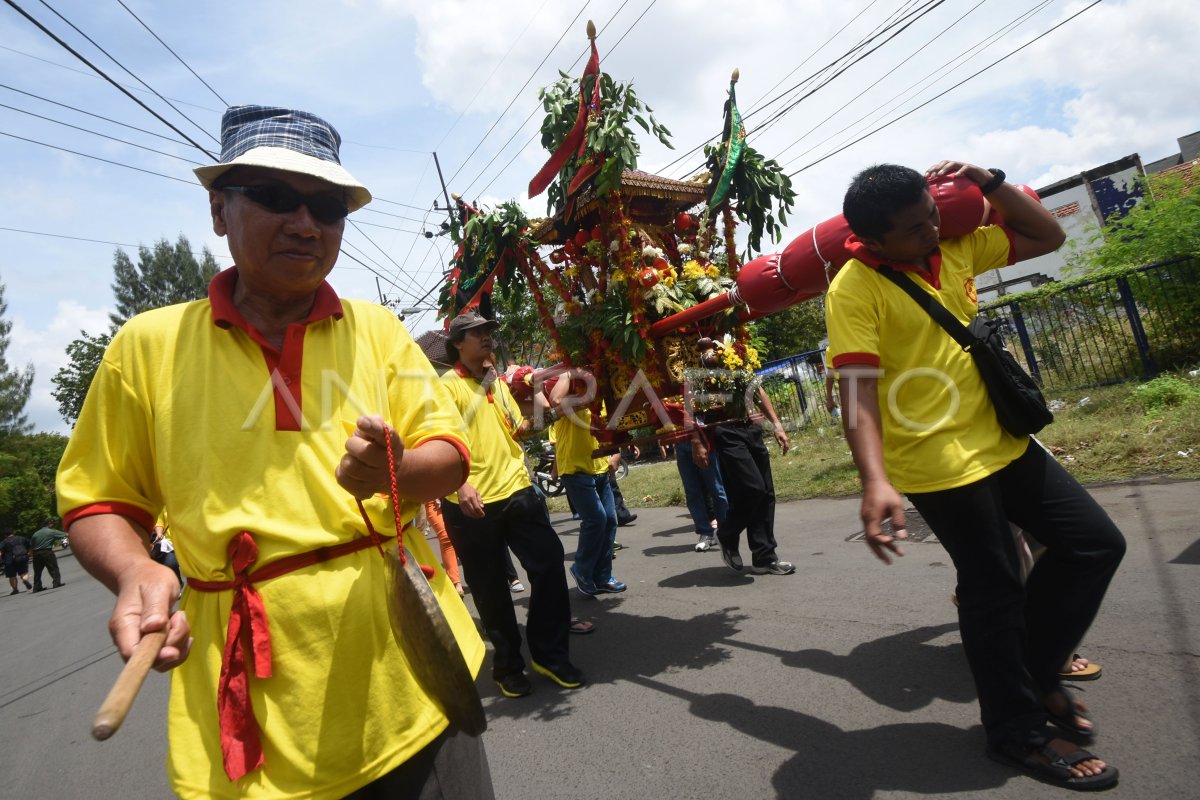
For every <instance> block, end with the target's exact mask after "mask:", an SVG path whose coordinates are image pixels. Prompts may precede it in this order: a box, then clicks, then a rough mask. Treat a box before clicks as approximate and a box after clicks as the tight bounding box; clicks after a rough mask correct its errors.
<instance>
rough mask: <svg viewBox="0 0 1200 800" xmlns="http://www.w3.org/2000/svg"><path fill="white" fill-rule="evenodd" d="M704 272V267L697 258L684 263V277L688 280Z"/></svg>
mask: <svg viewBox="0 0 1200 800" xmlns="http://www.w3.org/2000/svg"><path fill="white" fill-rule="evenodd" d="M703 274H704V267H702V266H700V262H699V261H696V260H695V259H693V260H691V261H689V262H687V263H686V264H684V265H683V277H684V278H686V279H688V280H693V279H695V278H699V277H700V276H701V275H703Z"/></svg>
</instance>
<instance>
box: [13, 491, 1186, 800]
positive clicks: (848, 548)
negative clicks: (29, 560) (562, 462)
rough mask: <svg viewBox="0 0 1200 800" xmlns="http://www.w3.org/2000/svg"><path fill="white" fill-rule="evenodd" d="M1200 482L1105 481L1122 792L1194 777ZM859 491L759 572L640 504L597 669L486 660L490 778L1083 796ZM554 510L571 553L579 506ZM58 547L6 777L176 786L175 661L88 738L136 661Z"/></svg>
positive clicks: (33, 614) (21, 685) (694, 789)
mask: <svg viewBox="0 0 1200 800" xmlns="http://www.w3.org/2000/svg"><path fill="white" fill-rule="evenodd" d="M1198 489H1200V484H1197V483H1154V482H1150V483H1135V484H1119V485H1112V486H1105V487H1094V489H1093V491H1094V493H1095V495H1096V496H1097V498H1098V499H1099V500H1100V501H1101V503H1102V504H1103V505H1104V506H1105V508H1107V509H1108V511H1109V513H1110V514H1112V516H1113V517H1114V519H1115V520H1116V521H1117V523H1118V524H1119V525H1120V526H1121V528H1122V530H1123V531H1124V532H1125V535H1126V537H1127V538H1128V540H1129V550H1128V554H1127V556H1126V559H1125V562H1124V564H1123V565H1122V567H1121V570H1120V571H1119V572H1118V574H1117V577H1116V580H1115V582H1114V583H1113V586H1112V589H1111V590H1110V592H1109V595H1108V599H1107V601H1106V604H1105V606H1104V608H1103V610H1102V611H1101V614H1100V617H1099V619H1098V620H1097V622H1096V624H1095V625H1094V626H1093V629H1092V631H1091V633H1090V634H1089V636H1088V638H1087V640H1086V641H1085V643H1084V645H1083V646H1082V648H1081V649H1082V650H1083V652H1084V654H1085V655H1087V656H1088V657H1090V658H1091V659H1093V660H1094V661H1097V662H1099V663H1101V664H1102V665H1103V666H1104V675H1103V677H1102V678H1101V680H1099V681H1096V682H1092V683H1084V684H1080V686H1081V688H1082V689H1083V691H1084V694H1083V698H1084V701H1085V702H1086V703H1087V704H1088V705H1090V706H1091V708H1092V709H1093V712H1094V713H1095V716H1096V719H1097V724H1098V729H1099V736H1098V737H1097V739H1096V741H1095V743H1094V746H1093V747H1092V749H1093V750H1094V751H1095V752H1096V753H1098V754H1100V755H1101V756H1103V757H1104V758H1105V759H1107V760H1108V761H1110V762H1111V763H1113V764H1115V765H1117V766H1118V767H1119V768H1120V770H1121V785H1120V786H1119V787H1118V788H1117V789H1115V790H1113V791H1112V792H1110V793H1108V796H1110V797H1116V796H1122V797H1129V798H1183V797H1197V796H1200V792H1197V790H1196V789H1195V784H1196V780H1195V777H1194V775H1193V772H1194V769H1195V764H1196V758H1197V754H1200V616H1198V611H1200V534H1198V533H1197V531H1196V527H1195V525H1194V522H1193V520H1194V519H1195V513H1196V512H1195V508H1196V500H1197V498H1198V497H1200V491H1198ZM629 499H632V498H629ZM634 505H636V503H635V504H634ZM856 508H857V501H856V500H854V499H842V500H809V501H804V502H798V503H786V504H782V505H780V506H779V509H778V514H777V519H778V522H777V534H778V538H779V540H780V554H781V556H782V557H784V558H787V559H790V560H793V561H795V562H796V563H797V565H798V569H797V572H796V574H794V575H791V576H786V577H779V576H762V577H753V578H751V577H741V576H738V575H736V574H734V573H733V572H731V571H730V570H728V569H726V568H725V567H724V566H722V565H721V562H720V557H719V555H717V554H716V553H710V554H700V553H695V552H693V550H692V545H693V544H694V541H695V537H694V536H693V535H692V534H691V525H690V523H689V520H688V518H687V515H686V512H685V511H684V510H683V509H680V508H670V509H637V510H638V513H639V518H638V520H637V522H636V523H635V524H634V525H633V526H631V527H627V528H622V529H621V530H620V535H619V537H618V538H619V540H620V541H621V542H622V544H624V545H625V546H626V548H625V549H624V550H622V551H621V552H620V554H619V556H618V559H617V562H616V574H617V576H618V577H619V578H620V579H622V580H624V581H626V582H628V584H629V591H628V592H627V593H625V594H623V595H609V596H604V597H601V598H598V599H589V598H584V597H582V596H580V595H578V594H577V593H574V592H573V593H572V603H573V604H574V611H575V613H576V614H578V615H580V616H582V617H584V618H587V619H591V620H593V621H594V622H595V623H596V625H597V627H598V630H597V632H596V633H594V634H593V635H590V636H580V637H575V638H573V639H572V646H573V659H574V661H575V662H576V664H577V665H578V666H579V667H581V668H582V669H583V670H584V671H585V672H586V673H587V675H588V678H589V679H590V681H591V685H589V686H588V687H586V688H584V689H582V690H579V691H575V692H567V691H563V690H561V689H559V688H558V687H557V686H555V685H553V684H551V683H549V682H548V681H546V680H544V679H542V678H540V677H539V676H536V675H533V676H531V678H532V680H533V682H534V686H535V692H534V694H533V695H532V696H530V697H527V698H522V699H519V700H507V699H505V698H503V697H501V696H500V695H499V692H498V691H497V689H496V688H495V686H494V684H492V683H491V682H490V681H489V680H487V679H486V678H487V674H488V673H487V671H486V666H485V672H484V673H483V676H484V679H483V680H481V681H480V683H479V687H480V692H481V694H482V695H483V698H484V705H485V707H486V709H487V713H488V717H489V724H490V727H489V729H488V732H487V733H486V734H485V735H484V736H485V742H486V745H487V750H488V755H489V758H490V761H491V766H492V774H493V778H494V781H495V785H496V788H497V797H498V798H500V800H535V799H537V800H541V799H543V798H547V799H551V800H554V799H556V798H574V799H576V800H593V798H594V799H595V800H613V799H614V798H704V800H711V798H720V797H739V798H815V799H819V800H824V799H825V798H831V799H833V800H842V799H845V800H859V799H860V798H861V799H862V800H867V798H900V797H912V796H915V795H943V796H954V797H972V798H974V797H982V798H1022V800H1024V799H1025V798H1050V797H1055V798H1062V797H1065V796H1067V794H1066V793H1065V792H1064V790H1061V789H1057V788H1053V787H1049V786H1045V785H1043V784H1040V783H1037V782H1035V781H1033V780H1031V779H1029V778H1026V777H1022V776H1020V775H1018V774H1016V773H1015V772H1013V771H1011V770H1008V769H1005V768H1004V767H1001V766H999V765H997V764H994V763H992V762H991V761H989V760H987V759H986V758H985V757H984V756H983V752H982V750H983V743H984V742H983V733H982V729H981V728H980V726H979V723H978V713H977V707H976V705H975V702H974V690H973V687H972V684H971V680H970V676H969V674H968V672H967V668H966V664H965V660H964V658H963V656H962V651H961V647H960V645H959V640H958V630H957V623H956V620H955V612H954V608H953V606H952V605H951V604H950V592H951V590H952V588H953V584H954V577H953V571H952V569H951V568H950V566H949V559H948V558H947V556H946V554H945V552H944V551H943V550H942V549H941V547H940V545H938V544H936V543H933V542H929V541H926V542H914V543H913V544H911V545H910V546H909V547H908V555H907V556H906V557H905V558H903V559H901V560H900V561H899V562H898V563H896V564H894V565H893V566H891V567H886V566H883V565H882V564H880V563H878V562H876V561H875V560H874V559H873V558H872V557H871V556H870V555H869V554H868V552H867V549H866V547H865V546H864V545H863V544H861V543H860V542H857V541H852V540H853V538H854V536H855V534H856V533H857V528H858V525H857V524H856ZM555 522H556V527H557V529H558V531H559V533H560V534H561V535H562V536H563V540H564V544H565V545H566V549H567V552H568V557H569V554H570V552H571V551H572V550H573V546H574V538H575V534H576V531H577V523H572V522H571V521H570V520H569V519H563V518H562V516H561V515H556V516H555ZM62 564H63V571H64V577H65V579H66V581H67V585H66V586H65V587H63V588H61V589H55V590H51V591H47V592H44V593H41V594H37V595H31V594H28V593H26V592H24V591H23V592H22V593H21V594H20V595H17V596H8V595H7V594H4V595H0V626H2V628H0V629H2V630H3V649H2V652H0V674H2V675H3V691H2V692H0V797H13V798H17V797H34V796H41V797H48V798H108V797H112V798H122V800H141V799H142V798H163V797H169V796H170V793H169V791H168V789H167V786H166V781H165V778H164V776H163V761H164V758H165V754H166V747H167V745H166V737H165V733H166V732H165V722H164V711H165V703H166V695H167V687H168V678H167V677H166V676H162V675H158V674H153V675H152V676H151V677H150V679H149V680H148V681H147V684H146V686H145V687H144V689H143V690H142V693H141V696H140V697H139V698H138V701H137V704H136V705H135V706H134V709H133V712H132V714H131V715H130V718H129V720H128V721H127V722H126V724H125V727H124V728H122V730H121V731H120V732H118V733H117V734H116V735H115V736H114V737H113V738H112V739H110V740H109V741H107V742H96V741H93V740H92V738H91V737H90V735H89V729H90V724H91V718H92V716H93V715H94V713H95V710H96V709H97V708H98V706H99V704H100V702H101V700H102V699H103V697H104V694H105V693H106V692H107V690H108V688H109V687H110V686H111V684H112V681H113V680H114V679H115V677H116V675H117V673H118V672H119V671H120V667H121V664H120V660H119V659H118V658H117V657H116V655H115V654H114V652H113V650H112V646H111V644H110V643H109V640H108V634H107V631H106V628H105V624H106V620H107V618H108V614H109V613H110V611H111V597H110V596H108V594H107V592H106V590H104V589H103V587H101V586H100V585H99V584H98V583H96V582H95V581H93V580H91V579H90V578H89V577H87V576H86V575H84V574H83V573H82V571H81V569H80V568H79V566H78V565H77V564H76V562H75V560H74V559H73V558H71V557H70V556H68V557H66V558H64V559H62ZM468 599H469V595H468ZM517 603H518V605H520V606H524V605H525V604H526V603H527V600H526V599H525V596H524V595H518V596H517ZM522 616H523V615H522Z"/></svg>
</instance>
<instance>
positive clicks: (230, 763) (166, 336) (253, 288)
mask: <svg viewBox="0 0 1200 800" xmlns="http://www.w3.org/2000/svg"><path fill="white" fill-rule="evenodd" d="M221 134H222V136H221V139H222V150H221V162H220V163H219V164H216V165H213V166H208V167H201V168H199V169H197V170H196V174H197V176H198V177H199V179H200V182H201V184H203V185H204V187H205V188H207V189H208V199H209V210H210V212H211V215H212V221H213V230H214V231H215V232H216V233H217V235H219V236H225V237H227V239H228V241H229V249H230V253H231V254H232V255H233V258H234V263H235V264H236V266H234V267H231V268H230V269H227V270H225V271H224V272H222V273H220V274H219V275H217V276H216V277H215V278H214V279H213V281H212V284H211V285H210V286H209V296H208V298H207V299H205V300H199V301H195V302H192V303H185V304H180V305H176V306H171V307H168V308H161V309H158V310H156V311H151V312H147V313H145V314H141V315H138V316H137V317H135V318H134V319H132V320H130V321H129V322H128V323H126V324H125V326H124V327H123V328H122V329H121V330H120V332H119V333H118V334H117V335H116V336H115V337H114V339H113V342H112V344H111V345H110V347H109V348H108V351H107V352H106V353H105V355H104V359H103V362H102V363H101V365H100V368H99V369H98V371H97V373H96V377H95V380H94V381H93V383H92V386H91V389H90V391H89V392H88V396H87V400H86V402H85V403H84V407H83V410H82V413H81V415H80V417H79V422H78V424H77V426H76V428H75V431H74V434H73V435H72V437H71V440H70V443H69V444H68V446H67V449H66V452H65V454H64V455H63V459H62V462H61V464H60V466H59V472H58V479H57V485H56V488H57V491H58V499H59V510H60V513H61V514H62V516H63V519H64V522H65V523H66V525H68V526H69V530H70V536H71V549H72V550H73V551H74V552H75V556H76V558H78V559H79V562H80V563H81V564H82V565H83V566H84V568H85V569H87V570H88V571H89V572H91V573H92V574H93V575H94V576H96V577H97V578H98V579H99V580H100V581H101V582H103V583H104V584H105V585H106V586H107V587H108V588H109V589H110V590H111V591H112V592H113V593H114V594H115V595H116V596H117V598H116V606H115V608H114V610H113V614H112V616H111V618H110V620H109V629H110V631H111V632H112V636H113V640H114V642H115V643H116V645H117V648H118V650H119V651H120V653H121V655H122V657H124V658H128V657H129V656H130V654H131V653H132V652H133V649H134V647H135V646H136V645H137V644H138V642H139V640H141V639H142V637H143V636H144V635H145V634H148V633H150V632H153V631H164V630H165V631H166V642H165V644H164V645H163V646H162V648H161V649H160V650H159V652H158V658H157V664H156V666H157V667H158V668H159V669H162V670H166V669H174V675H173V680H172V681H171V699H170V708H169V712H168V713H169V721H168V732H169V737H170V748H169V757H168V764H167V769H168V775H169V778H170V782H171V788H172V790H173V791H174V792H175V794H177V795H178V796H180V797H183V798H244V797H264V798H265V797H270V798H300V797H303V798H340V797H346V796H356V795H357V793H358V792H359V791H360V790H364V791H367V792H370V793H372V794H370V796H385V795H386V796H398V795H396V794H394V793H395V792H396V791H397V790H398V788H397V787H402V788H404V789H406V790H412V791H414V792H415V793H421V792H420V789H421V787H424V790H425V791H426V792H428V793H429V796H443V795H442V794H438V792H439V787H440V789H446V786H447V784H446V783H445V781H446V778H447V776H454V781H456V782H459V783H461V787H460V788H461V793H460V794H455V795H453V796H455V797H472V798H476V797H477V798H484V799H485V800H486V799H487V798H492V797H493V792H492V787H491V779H490V776H489V774H488V767H487V759H486V756H485V755H484V753H483V748H482V744H481V743H480V741H479V740H477V739H471V738H469V737H467V736H465V735H464V734H462V733H460V732H458V731H457V730H454V729H451V728H450V727H449V722H448V720H447V718H446V716H445V715H444V714H443V713H442V711H441V710H440V709H439V707H438V705H437V704H436V703H435V702H434V701H433V699H432V698H431V697H430V696H429V694H428V693H427V691H426V690H425V688H424V687H423V685H422V684H421V683H419V682H418V680H417V678H416V676H415V675H414V674H413V672H412V670H411V669H410V667H409V665H408V660H407V658H406V657H405V655H404V653H403V651H402V650H401V649H400V647H399V645H398V644H397V642H396V640H395V638H394V635H393V627H392V621H391V619H390V615H389V608H388V596H387V593H388V592H389V591H391V590H392V589H391V584H390V581H389V580H388V573H387V571H386V569H385V561H384V559H383V558H382V549H381V548H382V547H384V546H390V547H395V546H396V545H395V543H394V542H390V541H388V539H391V538H395V537H396V535H397V533H398V532H397V530H396V522H395V520H396V519H399V520H400V521H401V522H402V524H403V526H404V528H408V529H409V530H411V526H410V525H409V522H410V521H411V519H412V517H413V515H414V513H415V511H416V507H417V504H418V503H419V502H422V501H424V500H427V499H430V498H433V497H438V496H440V495H443V494H445V493H446V492H448V491H451V490H452V489H453V488H454V487H455V486H457V485H459V484H460V483H461V482H462V480H463V478H464V476H465V475H466V474H467V472H468V470H469V458H468V455H467V453H468V451H467V446H466V441H467V439H466V431H465V428H464V427H463V423H462V418H461V416H460V415H459V414H458V412H457V410H456V409H455V408H454V404H453V403H452V402H451V401H450V398H449V397H448V396H447V395H446V393H445V389H444V387H443V386H442V385H441V383H440V382H439V381H438V379H437V376H436V374H435V373H434V372H433V369H432V367H430V365H429V361H428V360H427V359H426V358H425V357H424V356H423V355H422V354H421V351H420V349H419V348H418V347H417V346H416V344H415V342H413V341H412V338H411V337H410V336H409V335H408V333H407V331H405V330H404V327H403V326H402V325H401V324H400V323H399V321H398V320H397V319H396V318H395V316H393V315H392V314H391V313H390V312H389V311H388V310H387V309H385V308H382V307H380V306H376V305H373V304H370V303H365V302H361V301H346V300H341V299H339V298H338V296H337V295H336V293H335V292H334V291H333V289H332V287H330V286H329V284H328V283H326V281H325V278H326V276H327V275H328V274H329V272H330V270H331V269H332V268H333V265H334V262H335V261H336V259H337V255H338V252H339V247H340V244H341V239H342V231H343V229H344V227H345V218H346V215H347V214H348V213H349V212H351V211H353V210H356V209H358V208H360V207H362V206H363V205H365V204H366V203H367V202H369V201H370V199H371V195H370V193H369V192H368V191H367V190H366V188H365V187H363V186H362V184H360V183H359V182H358V181H357V180H355V179H354V178H353V177H352V176H351V175H350V173H349V172H347V171H346V170H345V169H344V168H343V167H342V166H341V164H340V162H339V161H338V146H339V144H340V138H339V137H338V134H337V132H336V131H335V130H334V129H333V128H332V127H331V126H330V125H329V124H328V123H327V122H325V121H324V120H322V119H320V118H319V117H316V116H314V115H312V114H308V113H306V112H303V111H294V110H291V109H285V108H272V107H264V106H238V107H234V108H230V109H229V110H228V111H226V113H225V116H224V118H223V120H222V130H221ZM346 423H348V424H349V426H350V428H351V429H352V430H354V433H353V435H352V436H351V437H350V439H349V440H347V439H346V428H344V427H343V426H344V424H346ZM355 426H356V427H355ZM389 438H390V444H391V450H392V453H393V456H394V462H395V478H396V481H397V483H398V485H399V491H400V493H401V494H400V497H401V499H402V501H403V502H402V507H401V508H399V509H394V508H393V506H392V502H391V500H390V498H388V499H384V498H382V497H379V496H377V494H378V493H381V492H382V493H387V492H388V490H389V477H390V468H389V456H388V442H389ZM356 499H357V501H358V502H356ZM161 513H165V514H167V515H169V517H170V520H171V531H172V536H173V539H174V543H175V546H176V552H177V554H178V557H179V563H180V566H181V568H182V570H183V572H184V574H186V575H187V578H188V580H187V591H186V592H185V593H184V595H183V598H182V599H181V601H180V603H179V607H178V609H177V610H176V609H174V608H172V601H173V599H174V598H175V597H176V596H177V595H178V594H179V589H180V587H179V580H178V579H177V578H176V577H175V574H174V573H173V572H172V571H171V570H170V569H168V568H167V567H165V566H163V565H161V564H157V563H155V562H154V561H153V560H151V558H150V554H149V536H148V531H149V530H150V529H151V528H152V527H153V525H154V520H155V518H156V517H157V516H158V515H159V514H161ZM372 528H373V529H374V530H375V531H377V532H379V533H380V534H382V535H383V537H386V538H383V539H379V538H377V537H372V536H370V535H369V534H368V531H370V530H371V529H372ZM404 543H405V546H406V547H407V549H408V550H409V551H410V552H411V554H412V556H413V557H415V558H416V559H417V561H418V562H419V563H421V564H426V565H433V564H435V563H436V558H435V557H434V555H433V553H432V552H431V551H430V549H429V547H428V545H427V544H426V543H425V540H424V538H423V537H421V536H419V535H417V536H413V535H409V536H405V537H404ZM431 583H432V586H433V590H434V592H435V594H436V596H437V597H438V600H439V603H440V605H441V607H442V609H443V611H444V613H445V616H446V619H447V621H448V622H449V624H450V627H451V629H452V631H453V632H454V634H455V637H456V639H457V641H458V644H459V646H460V648H461V650H462V655H463V658H464V659H465V661H466V663H467V666H468V667H469V669H470V670H471V672H472V673H475V672H477V671H478V669H479V665H480V663H481V661H482V658H483V643H482V641H481V640H480V638H479V635H478V634H477V633H476V631H475V626H474V625H473V623H472V622H471V619H470V616H469V615H468V614H467V612H466V608H465V607H464V606H463V604H462V602H461V601H460V600H459V598H458V595H457V594H456V593H455V591H454V589H453V587H452V586H451V585H450V582H449V581H448V580H447V579H446V577H445V574H444V573H443V572H441V571H440V570H439V571H438V572H436V573H435V575H434V577H433V579H432V581H431ZM189 623H190V624H189ZM401 633H402V632H401ZM189 653H190V655H189ZM446 791H449V789H446Z"/></svg>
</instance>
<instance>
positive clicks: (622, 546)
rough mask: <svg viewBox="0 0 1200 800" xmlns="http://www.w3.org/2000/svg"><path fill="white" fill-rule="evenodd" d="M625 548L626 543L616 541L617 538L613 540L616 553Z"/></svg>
mask: <svg viewBox="0 0 1200 800" xmlns="http://www.w3.org/2000/svg"><path fill="white" fill-rule="evenodd" d="M624 549H625V545H623V544H621V543H620V542H618V541H615V540H614V541H613V552H614V553H615V552H616V551H618V550H624Z"/></svg>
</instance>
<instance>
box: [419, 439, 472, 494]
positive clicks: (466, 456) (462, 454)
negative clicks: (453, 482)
mask: <svg viewBox="0 0 1200 800" xmlns="http://www.w3.org/2000/svg"><path fill="white" fill-rule="evenodd" d="M427 442H449V443H450V444H452V445H454V449H455V450H457V451H458V458H459V460H460V461H461V462H462V478H461V479H460V480H459V482H458V485H459V486H462V485H463V484H464V483H466V482H467V478H469V477H471V451H470V450H468V449H467V446H466V445H465V444H463V442H461V441H460V440H458V439H455V438H454V437H453V436H430V437H429V438H428V439H426V440H425V441H424V442H421V445H424V444H426V443H427ZM421 445H417V446H418V447H420V446H421Z"/></svg>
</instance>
